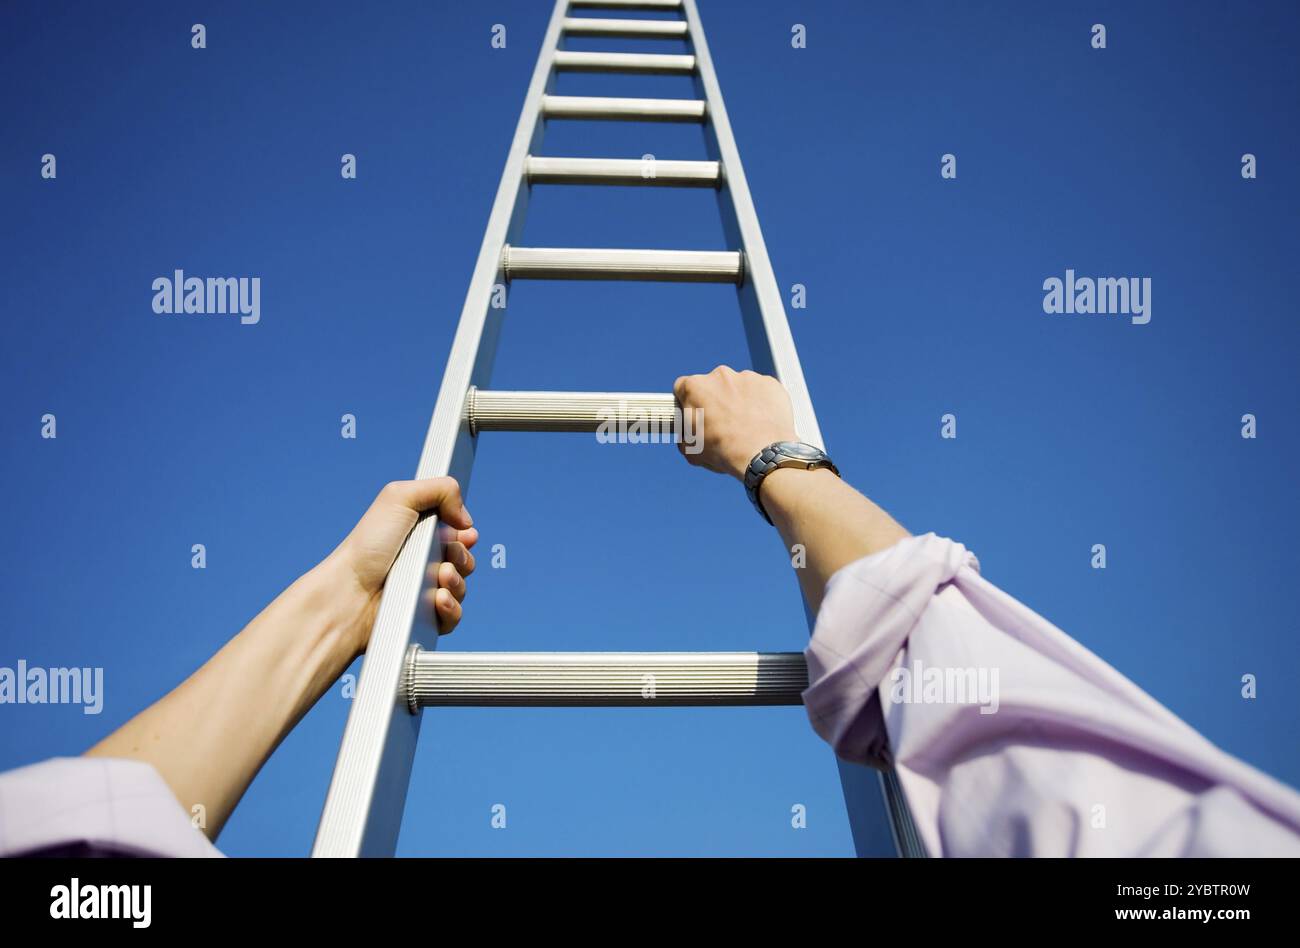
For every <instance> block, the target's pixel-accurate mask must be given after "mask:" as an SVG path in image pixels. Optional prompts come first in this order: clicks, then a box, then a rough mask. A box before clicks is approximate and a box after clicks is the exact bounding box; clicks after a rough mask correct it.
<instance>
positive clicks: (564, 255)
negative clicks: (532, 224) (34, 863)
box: [501, 244, 745, 284]
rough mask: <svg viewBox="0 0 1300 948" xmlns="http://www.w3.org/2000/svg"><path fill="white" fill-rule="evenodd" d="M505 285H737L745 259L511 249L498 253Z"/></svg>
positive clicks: (733, 254) (718, 254)
mask: <svg viewBox="0 0 1300 948" xmlns="http://www.w3.org/2000/svg"><path fill="white" fill-rule="evenodd" d="M501 269H502V272H503V273H504V274H505V278H506V279H507V280H648V281H653V282H658V283H737V284H739V283H740V282H742V281H743V280H744V276H745V264H744V258H743V256H742V255H741V254H740V253H739V251H735V250H594V249H587V248H567V247H564V248H561V247H511V246H510V245H509V244H507V245H506V246H505V247H504V248H503V249H502V251H501Z"/></svg>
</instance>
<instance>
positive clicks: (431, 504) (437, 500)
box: [381, 477, 474, 530]
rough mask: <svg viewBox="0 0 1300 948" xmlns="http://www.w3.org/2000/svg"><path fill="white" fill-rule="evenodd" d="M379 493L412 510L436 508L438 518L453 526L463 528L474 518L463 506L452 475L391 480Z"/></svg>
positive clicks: (458, 488)
mask: <svg viewBox="0 0 1300 948" xmlns="http://www.w3.org/2000/svg"><path fill="white" fill-rule="evenodd" d="M381 496H387V497H388V499H389V500H391V501H393V502H394V503H398V504H401V505H402V506H404V507H407V508H409V509H411V510H413V511H415V512H416V513H423V512H424V511H426V510H436V511H437V514H438V519H439V520H442V521H443V522H445V523H448V524H450V525H451V526H453V527H458V528H460V529H462V530H467V529H469V528H470V527H472V526H473V525H474V518H473V517H471V516H470V515H469V511H468V510H466V509H465V501H464V500H462V499H461V496H460V485H459V484H458V483H456V479H455V478H454V477H429V478H425V479H424V480H419V481H392V482H391V483H389V484H388V485H387V486H385V487H384V489H383V491H382V493H381Z"/></svg>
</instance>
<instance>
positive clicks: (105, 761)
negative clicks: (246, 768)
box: [0, 757, 221, 856]
mask: <svg viewBox="0 0 1300 948" xmlns="http://www.w3.org/2000/svg"><path fill="white" fill-rule="evenodd" d="M42 851H47V852H49V851H54V852H66V853H73V854H75V853H84V854H95V855H125V856H220V855H221V853H220V852H219V851H218V850H217V848H216V847H215V846H213V845H212V843H211V842H209V841H208V838H207V836H206V835H204V833H203V832H202V831H201V830H199V829H196V828H195V827H194V825H193V823H192V822H191V820H190V815H189V814H188V813H187V812H186V811H185V809H184V808H183V807H182V806H181V805H180V803H179V802H177V800H176V797H175V796H174V795H173V794H172V792H171V789H170V788H169V787H168V786H167V784H166V783H165V782H164V781H163V779H162V777H160V776H159V775H158V771H156V770H154V768H153V767H151V766H150V765H149V764H146V763H143V762H141V761H136V760H115V759H110V758H106V757H56V758H53V759H51V760H47V761H43V762H42V763H39V764H32V765H31V766H29V767H20V768H18V769H17V770H10V771H8V772H6V773H3V774H0V856H22V855H28V854H35V853H40V852H42Z"/></svg>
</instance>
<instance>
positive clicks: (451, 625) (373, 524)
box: [331, 477, 478, 654]
mask: <svg viewBox="0 0 1300 948" xmlns="http://www.w3.org/2000/svg"><path fill="white" fill-rule="evenodd" d="M425 511H433V512H435V513H436V514H437V517H438V520H439V521H440V522H439V530H438V533H439V538H440V540H441V542H442V557H441V560H440V562H435V563H430V564H429V573H428V578H429V588H428V590H426V592H425V595H424V601H425V605H426V606H427V607H428V608H429V609H430V610H431V612H432V618H433V620H434V622H435V624H436V625H437V627H438V633H439V634H440V635H446V634H447V633H449V632H451V631H452V630H453V629H455V628H456V625H457V624H458V623H459V622H460V619H461V602H462V601H463V600H464V598H465V592H466V585H465V577H467V576H469V574H470V573H472V572H474V554H473V553H471V552H470V549H471V548H472V547H473V546H474V544H475V543H477V542H478V531H477V530H475V529H474V526H473V524H474V521H473V519H472V518H471V517H470V515H469V511H468V510H466V509H465V504H464V501H462V500H461V496H460V485H459V484H457V483H456V480H455V478H451V477H433V478H429V479H427V480H420V481H393V482H391V483H389V484H387V485H386V486H385V487H384V489H383V490H381V491H380V492H379V496H378V497H376V498H375V501H374V503H372V504H371V505H370V509H368V510H367V511H366V512H365V514H364V515H362V517H361V520H360V521H358V523H357V525H356V526H355V527H354V528H353V529H352V532H351V533H349V534H348V536H347V538H346V539H345V540H344V541H343V542H342V543H341V544H340V545H339V548H338V549H337V550H335V551H334V553H333V554H331V557H338V558H339V559H340V560H341V562H342V563H343V564H344V565H345V566H346V572H347V573H349V574H351V576H352V577H354V578H355V581H356V584H357V586H358V587H359V589H360V592H361V593H362V595H363V596H364V597H365V601H366V605H365V608H364V609H363V610H362V615H361V616H359V617H358V618H357V621H356V623H355V627H356V633H355V635H356V636H359V637H360V641H358V642H356V643H355V644H356V645H357V646H358V647H357V650H356V651H357V654H360V653H361V652H363V651H365V647H366V644H367V643H368V641H369V638H370V629H371V627H372V626H373V625H374V617H375V612H376V611H377V610H378V608H379V597H380V594H381V593H382V592H383V589H384V581H385V580H386V579H387V578H388V571H389V570H390V569H391V568H392V566H393V561H394V560H396V559H397V554H398V552H399V551H400V550H401V548H402V544H403V543H404V542H406V537H407V535H408V534H409V533H410V532H411V528H412V527H414V526H415V524H416V521H417V520H418V519H419V517H420V514H421V513H423V512H425Z"/></svg>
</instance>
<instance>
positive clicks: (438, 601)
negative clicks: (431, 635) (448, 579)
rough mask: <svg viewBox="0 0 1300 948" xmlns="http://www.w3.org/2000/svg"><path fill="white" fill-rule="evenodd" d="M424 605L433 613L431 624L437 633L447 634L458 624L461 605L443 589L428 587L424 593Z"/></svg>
mask: <svg viewBox="0 0 1300 948" xmlns="http://www.w3.org/2000/svg"><path fill="white" fill-rule="evenodd" d="M424 601H425V605H427V606H428V607H429V609H430V610H431V611H432V613H433V624H434V625H435V626H437V628H438V634H439V635H447V634H449V633H450V632H451V631H452V630H453V629H455V628H456V626H457V625H459V624H460V617H461V605H460V603H459V602H458V601H457V600H456V597H455V596H453V595H452V594H451V593H450V592H448V591H447V590H445V589H429V590H427V591H426V592H425V594H424Z"/></svg>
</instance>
